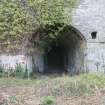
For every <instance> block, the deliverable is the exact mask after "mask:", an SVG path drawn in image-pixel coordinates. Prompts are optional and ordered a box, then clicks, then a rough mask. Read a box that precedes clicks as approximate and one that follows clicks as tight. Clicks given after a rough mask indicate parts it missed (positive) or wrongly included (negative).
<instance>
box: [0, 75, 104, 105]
mask: <svg viewBox="0 0 105 105" xmlns="http://www.w3.org/2000/svg"><path fill="white" fill-rule="evenodd" d="M1 86H5V88H4V89H3V88H1ZM6 87H7V89H6ZM104 87H105V76H104V75H103V74H99V73H85V74H81V75H79V76H74V77H70V76H67V75H62V76H59V75H58V76H57V75H56V76H55V77H54V75H53V76H37V75H36V79H16V78H11V77H9V78H0V91H1V89H2V92H3V91H4V93H5V91H6V93H5V94H8V99H6V101H5V102H7V103H9V104H10V103H14V104H16V103H17V104H16V105H21V104H22V105H25V104H23V103H24V102H25V101H27V100H24V99H28V97H29V99H30V96H31V98H32V100H33V101H34V98H35V102H37V101H38V100H39V101H38V102H40V104H42V105H55V103H57V99H60V100H59V103H58V104H60V105H67V104H66V102H67V100H69V103H71V102H72V100H74V99H75V97H76V99H75V100H74V101H73V102H80V101H78V99H80V98H81V102H80V103H78V104H75V105H89V104H87V103H88V102H90V101H91V100H92V98H94V97H95V98H97V96H99V99H100V100H101V101H98V102H100V103H99V104H98V105H104V103H105V101H104V99H105V96H104V95H105V94H104V91H105V88H104ZM15 90H16V91H15ZM8 91H9V92H8ZM12 92H13V93H12ZM18 92H20V93H21V94H20V93H18ZM4 93H3V94H4ZM10 93H11V94H10ZM5 96H7V95H5ZM62 97H63V98H64V99H62ZM0 98H1V97H0ZM65 98H67V100H66V99H65ZM83 98H84V99H85V101H84V99H83ZM86 99H87V100H86ZM8 100H9V101H8ZM93 100H94V99H93ZM0 101H1V100H0ZM96 101H97V100H96ZM29 102H30V101H29ZM1 103H2V102H1ZM64 103H65V104H64ZM101 103H102V104H101ZM9 104H7V105H9ZM58 104H57V105H58ZM92 104H93V105H94V101H92ZM30 105H31V104H30ZM69 105H72V104H69Z"/></svg>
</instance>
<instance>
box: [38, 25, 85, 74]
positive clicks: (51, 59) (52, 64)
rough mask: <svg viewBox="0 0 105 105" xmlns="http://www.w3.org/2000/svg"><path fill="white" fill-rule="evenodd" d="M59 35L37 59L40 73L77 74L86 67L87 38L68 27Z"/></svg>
mask: <svg viewBox="0 0 105 105" xmlns="http://www.w3.org/2000/svg"><path fill="white" fill-rule="evenodd" d="M45 32H46V31H45ZM59 35H60V36H59V37H58V39H56V40H54V41H52V42H51V43H50V44H49V45H48V46H47V48H44V50H43V53H42V55H40V56H39V58H38V59H37V60H38V62H36V63H37V64H36V65H37V66H38V67H37V68H38V71H39V72H41V73H45V74H46V73H68V72H69V73H72V74H73V73H74V74H76V73H78V72H80V71H81V70H83V67H84V46H85V38H84V37H83V36H82V34H81V33H80V32H79V31H78V30H77V29H75V28H73V27H72V26H66V27H65V28H64V29H63V30H62V31H61V32H60V33H59ZM37 60H36V61H37Z"/></svg>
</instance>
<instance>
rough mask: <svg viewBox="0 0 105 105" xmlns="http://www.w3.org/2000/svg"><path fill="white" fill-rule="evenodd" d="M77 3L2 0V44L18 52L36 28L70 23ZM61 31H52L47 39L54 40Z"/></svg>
mask: <svg viewBox="0 0 105 105" xmlns="http://www.w3.org/2000/svg"><path fill="white" fill-rule="evenodd" d="M75 2H76V0H50V1H49V0H26V1H24V2H23V1H20V0H1V1H0V42H1V43H2V44H3V47H5V48H6V49H7V48H8V49H11V50H12V49H15V50H16V49H18V48H19V46H20V44H22V41H23V39H24V37H27V35H26V33H28V34H29V33H32V32H35V30H36V28H38V27H45V26H46V25H55V23H64V24H68V23H70V20H71V18H70V12H71V10H72V8H73V7H74V5H75ZM60 29H61V27H60ZM60 29H59V27H58V29H57V30H56V32H54V31H55V29H52V30H51V31H50V32H48V33H47V36H46V37H48V39H49V38H50V39H54V38H55V37H56V35H57V33H58V32H59V30H60ZM29 35H30V34H29ZM44 37H45V36H44ZM41 39H43V38H41ZM38 41H39V40H37V42H38Z"/></svg>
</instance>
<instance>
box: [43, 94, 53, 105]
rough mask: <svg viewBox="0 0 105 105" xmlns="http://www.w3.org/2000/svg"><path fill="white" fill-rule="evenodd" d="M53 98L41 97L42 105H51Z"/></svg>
mask: <svg viewBox="0 0 105 105" xmlns="http://www.w3.org/2000/svg"><path fill="white" fill-rule="evenodd" d="M53 101H54V99H53V97H52V96H44V97H42V104H43V105H53Z"/></svg>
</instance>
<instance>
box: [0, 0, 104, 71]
mask: <svg viewBox="0 0 105 105" xmlns="http://www.w3.org/2000/svg"><path fill="white" fill-rule="evenodd" d="M104 21H105V0H79V1H78V6H77V7H76V8H75V9H74V10H73V12H72V26H73V27H75V28H76V29H77V30H79V31H80V32H81V34H82V35H83V36H84V37H85V38H86V47H85V55H84V58H85V62H84V64H85V66H84V70H85V71H86V70H87V71H101V72H105V53H104V52H105V22H104ZM31 59H32V58H31V57H30V58H29V57H26V56H25V55H24V54H22V55H16V56H12V55H9V54H8V55H5V54H2V55H1V56H0V63H1V65H3V66H4V67H5V68H6V69H7V68H14V67H15V66H16V63H17V62H18V63H21V64H22V65H23V66H24V68H25V67H26V64H27V67H28V68H29V69H30V70H31V69H32V64H31ZM36 60H39V62H42V57H41V56H39V57H38V56H37V59H36ZM36 62H37V61H36ZM41 65H43V63H41ZM41 65H37V66H40V68H41ZM40 71H43V69H42V68H41V69H40Z"/></svg>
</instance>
